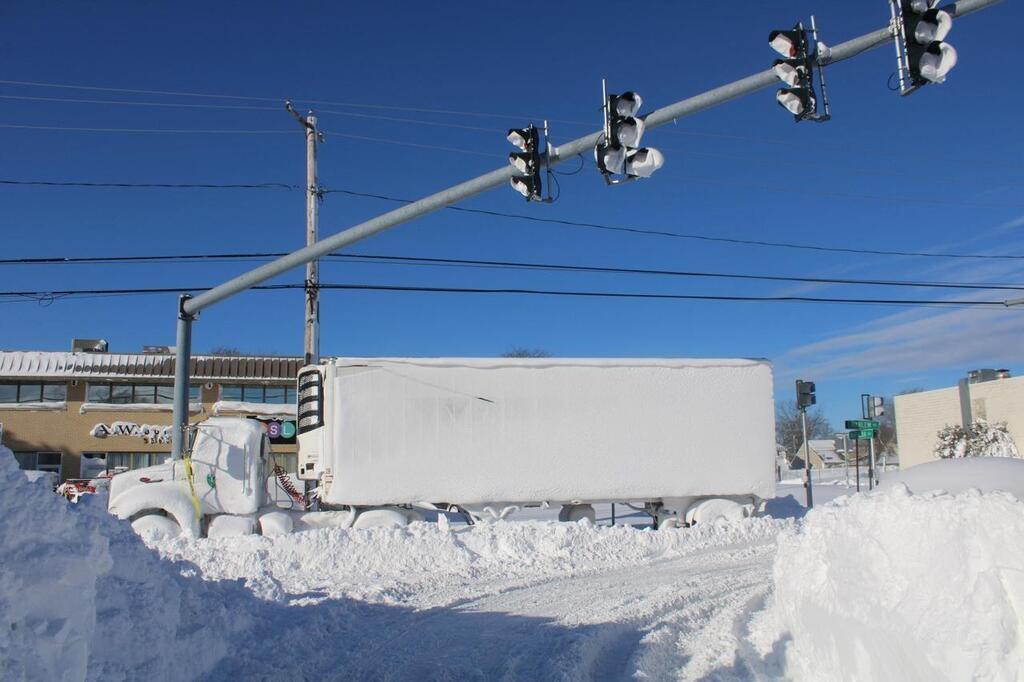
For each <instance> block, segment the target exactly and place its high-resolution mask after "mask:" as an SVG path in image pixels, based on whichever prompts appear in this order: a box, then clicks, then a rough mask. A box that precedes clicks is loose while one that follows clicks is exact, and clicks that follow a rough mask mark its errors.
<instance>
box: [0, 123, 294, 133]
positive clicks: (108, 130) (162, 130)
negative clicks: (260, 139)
mask: <svg viewBox="0 0 1024 682" xmlns="http://www.w3.org/2000/svg"><path fill="white" fill-rule="evenodd" d="M0 128H11V129H14V130H48V131H54V132H69V133H168V134H175V135H186V134H201V135H295V134H296V133H295V131H294V130H227V129H224V130H213V129H209V128H90V127H83V126H41V125H29V124H22V123H0Z"/></svg>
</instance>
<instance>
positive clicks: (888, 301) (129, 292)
mask: <svg viewBox="0 0 1024 682" xmlns="http://www.w3.org/2000/svg"><path fill="white" fill-rule="evenodd" d="M319 286H320V288H321V289H332V290H345V291H383V292H409V293H412V292H415V293H451V294H504V295H522V296H569V297H584V298H623V299H651V300H676V301H735V302H748V303H828V304H856V305H890V306H907V307H920V306H925V307H936V306H940V307H962V308H992V307H998V308H1005V307H1006V306H1007V303H1006V301H979V300H955V299H954V300H949V299H946V300H943V299H892V298H830V297H825V296H745V295H712V294H660V293H637V292H623V291H579V290H557V289H518V288H514V289H513V288H474V287H428V286H401V285H381V284H325V283H321V284H320V285H319ZM211 288H212V287H154V288H134V289H64V290H54V291H2V292H0V297H8V298H11V297H17V298H26V299H31V300H32V301H36V302H39V301H45V300H57V299H61V298H65V297H71V296H78V295H82V296H106V295H109V296H135V295H148V294H170V293H174V294H177V293H181V292H197V291H209V290H211ZM250 288H251V289H256V290H260V291H274V290H277V291H280V290H289V289H304V288H305V284H264V285H258V286H253V287H250Z"/></svg>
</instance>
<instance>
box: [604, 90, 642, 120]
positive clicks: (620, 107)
mask: <svg viewBox="0 0 1024 682" xmlns="http://www.w3.org/2000/svg"><path fill="white" fill-rule="evenodd" d="M609 99H611V102H610V106H609V107H608V108H609V109H610V110H611V112H612V113H613V114H614V115H616V116H636V113H637V112H638V111H640V106H641V105H642V104H643V103H644V100H643V98H642V97H641V96H640V95H638V94H637V93H635V92H632V91H630V92H624V93H622V94H621V95H612V96H611V97H610V98H609Z"/></svg>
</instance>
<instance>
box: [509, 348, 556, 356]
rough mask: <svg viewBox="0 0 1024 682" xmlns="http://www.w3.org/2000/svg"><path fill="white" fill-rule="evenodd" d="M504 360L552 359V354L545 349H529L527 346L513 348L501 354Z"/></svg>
mask: <svg viewBox="0 0 1024 682" xmlns="http://www.w3.org/2000/svg"><path fill="white" fill-rule="evenodd" d="M501 357H503V358H550V357H551V353H549V352H547V351H546V350H544V349H543V348H527V347H526V346H513V347H512V348H510V349H509V350H507V351H505V352H504V353H502V354H501Z"/></svg>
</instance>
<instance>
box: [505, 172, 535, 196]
mask: <svg viewBox="0 0 1024 682" xmlns="http://www.w3.org/2000/svg"><path fill="white" fill-rule="evenodd" d="M509 184H510V185H512V189H514V190H515V191H517V192H519V193H520V194H522V195H523V196H524V197H526V198H527V199H531V198H533V197H534V196H537V195H539V194H540V183H539V182H537V180H536V179H535V178H533V177H525V178H512V179H511V180H509Z"/></svg>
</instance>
